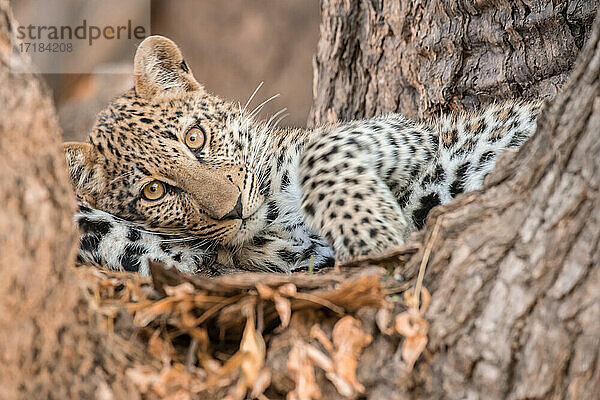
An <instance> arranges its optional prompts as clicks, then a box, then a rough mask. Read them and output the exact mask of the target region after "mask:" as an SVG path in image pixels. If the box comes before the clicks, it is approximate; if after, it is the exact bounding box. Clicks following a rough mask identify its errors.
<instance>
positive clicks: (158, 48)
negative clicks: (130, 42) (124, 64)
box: [133, 36, 202, 99]
mask: <svg viewBox="0 0 600 400" xmlns="http://www.w3.org/2000/svg"><path fill="white" fill-rule="evenodd" d="M133 75H134V79H135V91H136V93H137V94H138V95H139V96H141V97H143V98H146V99H152V98H154V97H161V96H165V97H175V96H178V95H180V94H183V93H185V92H191V91H195V90H201V89H202V86H201V85H200V84H199V83H198V82H197V81H196V79H195V78H194V75H193V74H192V71H191V70H190V69H189V67H188V65H187V64H186V62H185V60H184V59H183V55H182V54H181V51H179V48H178V47H177V45H176V44H175V43H173V41H172V40H170V39H167V38H166V37H163V36H149V37H147V38H146V39H144V41H143V42H142V43H140V46H139V47H138V49H137V51H136V53H135V60H134V67H133Z"/></svg>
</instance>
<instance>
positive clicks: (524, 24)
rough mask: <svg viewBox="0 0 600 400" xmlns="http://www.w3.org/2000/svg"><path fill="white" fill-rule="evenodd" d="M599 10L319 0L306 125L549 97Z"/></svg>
mask: <svg viewBox="0 0 600 400" xmlns="http://www.w3.org/2000/svg"><path fill="white" fill-rule="evenodd" d="M599 3H600V2H599V1H598V0H585V1H582V0H568V1H562V2H552V1H549V0H518V1H505V0H499V1H471V0H450V1H440V0H428V1H413V0H400V1H384V0H373V1H346V0H323V1H322V3H321V12H322V22H321V36H320V40H319V44H318V47H317V54H316V57H315V60H314V62H313V64H314V65H313V74H314V77H313V78H314V79H313V107H312V109H311V113H310V116H309V119H308V123H309V125H315V124H322V123H326V122H334V121H337V120H340V119H341V120H346V119H354V118H362V117H370V116H373V115H376V114H381V113H385V112H393V111H401V112H402V113H403V114H404V115H406V116H407V117H410V118H424V117H429V116H433V115H438V114H439V113H440V112H447V111H458V110H462V109H473V108H476V107H479V106H482V105H486V104H489V103H493V102H495V101H498V100H502V99H514V98H525V99H531V98H535V99H539V98H548V97H554V96H555V95H556V93H557V92H558V90H559V88H560V86H561V85H563V84H564V83H565V82H566V80H567V78H568V76H569V72H570V71H571V68H572V66H573V62H574V61H575V58H576V57H577V54H578V53H579V50H580V49H581V47H582V46H583V43H584V42H585V39H586V37H587V36H588V35H589V32H590V31H589V28H590V26H591V24H592V21H593V19H594V15H595V14H596V9H597V7H598V4H599Z"/></svg>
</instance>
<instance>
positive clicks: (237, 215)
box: [219, 194, 242, 220]
mask: <svg viewBox="0 0 600 400" xmlns="http://www.w3.org/2000/svg"><path fill="white" fill-rule="evenodd" d="M224 219H242V195H241V194H240V195H239V196H238V199H237V202H236V203H235V206H234V207H233V210H231V211H229V212H228V213H227V214H225V215H223V217H222V218H219V220H224Z"/></svg>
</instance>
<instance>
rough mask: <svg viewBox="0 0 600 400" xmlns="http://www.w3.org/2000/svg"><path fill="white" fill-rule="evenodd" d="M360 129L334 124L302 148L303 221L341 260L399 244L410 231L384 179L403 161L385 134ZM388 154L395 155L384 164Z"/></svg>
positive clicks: (359, 256)
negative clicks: (328, 130) (378, 134)
mask: <svg viewBox="0 0 600 400" xmlns="http://www.w3.org/2000/svg"><path fill="white" fill-rule="evenodd" d="M360 128H361V127H360V126H355V127H354V128H352V127H350V128H348V127H339V128H336V129H335V130H334V131H331V132H329V133H327V134H326V135H323V136H322V137H321V138H320V139H318V140H317V141H316V142H314V143H312V144H311V145H309V146H308V147H307V148H306V150H305V152H304V153H303V155H302V157H301V160H300V165H299V178H300V182H301V190H302V204H301V206H302V210H303V212H304V214H305V220H306V222H307V224H308V226H309V227H310V228H312V229H313V230H315V232H318V233H319V234H320V235H321V236H323V237H324V238H325V239H326V240H327V242H328V243H329V245H330V246H331V247H332V248H333V249H334V252H335V257H336V259H337V260H338V261H341V262H348V261H352V260H355V259H357V258H361V257H364V256H372V255H376V254H379V253H382V252H383V251H385V250H386V249H390V248H393V247H396V246H400V245H402V244H403V243H404V240H405V238H406V237H407V236H408V234H409V233H410V231H409V226H408V223H407V220H406V219H405V217H404V215H403V213H402V210H401V209H400V206H399V205H398V202H397V200H396V198H395V197H394V195H393V193H392V191H391V190H390V186H389V184H388V183H387V182H386V181H385V180H384V178H385V176H386V175H387V172H389V170H390V169H394V170H395V168H396V167H398V165H399V164H402V155H401V154H399V153H398V151H397V149H396V150H394V145H393V143H390V142H389V140H388V139H389V137H387V138H386V134H385V132H384V133H383V134H381V135H380V136H381V137H376V136H375V135H373V134H372V133H367V132H365V131H364V130H361V129H360ZM384 128H389V127H388V126H385V124H384V127H383V128H382V129H384ZM368 130H369V132H372V129H371V127H369V129H368ZM390 157H392V158H393V157H395V158H396V159H395V160H391V161H392V162H391V163H390V162H387V161H390Z"/></svg>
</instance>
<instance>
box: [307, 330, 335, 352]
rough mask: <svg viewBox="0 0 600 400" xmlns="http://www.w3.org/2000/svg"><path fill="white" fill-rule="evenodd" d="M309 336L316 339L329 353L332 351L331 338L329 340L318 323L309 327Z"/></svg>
mask: <svg viewBox="0 0 600 400" xmlns="http://www.w3.org/2000/svg"><path fill="white" fill-rule="evenodd" d="M310 337H311V338H315V339H317V340H318V341H319V342H320V343H321V344H322V345H323V347H325V350H327V351H328V352H329V353H333V343H331V340H329V338H328V337H327V335H326V334H325V332H323V329H321V327H320V326H319V325H313V326H312V327H311V328H310Z"/></svg>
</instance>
